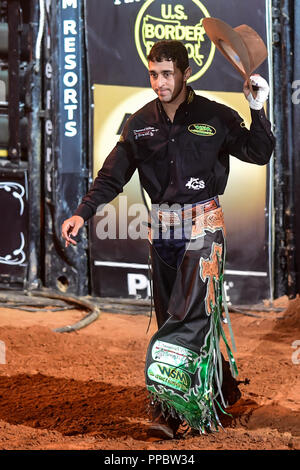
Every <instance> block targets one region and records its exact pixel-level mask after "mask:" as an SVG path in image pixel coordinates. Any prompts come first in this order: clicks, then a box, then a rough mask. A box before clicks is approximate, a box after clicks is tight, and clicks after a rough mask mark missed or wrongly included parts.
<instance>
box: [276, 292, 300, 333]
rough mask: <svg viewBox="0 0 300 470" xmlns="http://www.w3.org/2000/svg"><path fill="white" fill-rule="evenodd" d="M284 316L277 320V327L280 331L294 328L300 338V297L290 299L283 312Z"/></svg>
mask: <svg viewBox="0 0 300 470" xmlns="http://www.w3.org/2000/svg"><path fill="white" fill-rule="evenodd" d="M282 316H283V318H280V319H278V320H277V324H276V329H277V330H280V331H290V330H293V331H295V332H297V333H298V336H299V339H300V297H299V296H297V297H296V298H295V299H293V300H290V302H289V305H288V307H287V309H286V310H285V311H284V312H283V315H282Z"/></svg>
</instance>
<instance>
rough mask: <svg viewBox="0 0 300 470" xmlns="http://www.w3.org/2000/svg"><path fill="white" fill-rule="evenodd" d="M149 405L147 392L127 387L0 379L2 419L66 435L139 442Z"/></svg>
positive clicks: (32, 378)
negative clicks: (129, 437)
mask: <svg viewBox="0 0 300 470" xmlns="http://www.w3.org/2000/svg"><path fill="white" fill-rule="evenodd" d="M147 403H148V399H147V391H146V390H145V389H144V388H143V387H140V386H132V387H127V388H125V387H122V386H120V387H118V386H115V385H111V384H108V383H104V382H95V381H92V380H90V381H87V382H80V381H76V380H74V379H64V378H56V377H50V376H45V375H43V374H40V373H38V374H35V375H26V374H20V375H16V376H13V377H3V376H2V377H0V419H2V420H4V421H6V422H9V423H10V424H15V425H20V424H23V425H26V426H30V427H33V428H41V429H48V430H53V431H58V432H60V433H62V434H63V435H66V436H67V435H68V436H72V435H77V434H87V433H94V434H97V435H99V437H100V436H101V437H102V438H116V437H121V436H128V435H131V436H132V437H133V438H136V439H137V438H140V436H141V433H142V434H143V432H144V431H145V432H146V424H143V423H142V421H143V420H144V421H145V420H146V419H147V417H148V416H147V412H146V407H147Z"/></svg>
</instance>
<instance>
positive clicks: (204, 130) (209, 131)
mask: <svg viewBox="0 0 300 470" xmlns="http://www.w3.org/2000/svg"><path fill="white" fill-rule="evenodd" d="M188 130H189V131H190V132H191V133H192V134H196V135H205V136H211V135H215V133H216V132H217V131H216V129H215V128H214V127H212V126H210V125H209V124H190V125H189V127H188Z"/></svg>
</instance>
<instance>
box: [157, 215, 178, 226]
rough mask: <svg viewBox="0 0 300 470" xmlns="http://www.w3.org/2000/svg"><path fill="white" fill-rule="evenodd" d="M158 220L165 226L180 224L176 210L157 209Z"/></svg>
mask: <svg viewBox="0 0 300 470" xmlns="http://www.w3.org/2000/svg"><path fill="white" fill-rule="evenodd" d="M158 217H159V220H160V221H161V222H162V223H163V224H165V225H166V226H167V227H171V226H178V225H181V219H180V217H179V215H178V214H177V212H171V211H170V212H165V211H159V213H158Z"/></svg>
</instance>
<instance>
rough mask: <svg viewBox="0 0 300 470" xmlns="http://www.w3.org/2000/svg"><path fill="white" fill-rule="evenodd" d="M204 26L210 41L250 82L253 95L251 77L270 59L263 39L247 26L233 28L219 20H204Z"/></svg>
mask: <svg viewBox="0 0 300 470" xmlns="http://www.w3.org/2000/svg"><path fill="white" fill-rule="evenodd" d="M202 24H203V27H204V29H205V31H206V34H207V36H208V37H209V38H210V40H211V41H212V42H213V43H214V44H215V45H216V46H217V48H218V49H219V50H220V51H221V52H222V54H223V55H224V56H225V57H226V59H227V60H229V62H230V63H231V64H232V65H233V66H234V67H235V68H236V69H237V70H238V72H239V73H240V74H241V75H242V77H243V78H244V80H246V81H247V82H248V84H249V88H250V91H251V93H252V95H253V88H252V84H251V81H250V75H251V74H252V73H253V71H254V70H255V69H257V68H258V66H259V65H260V64H262V62H264V60H265V59H266V58H267V57H268V52H267V48H266V45H265V43H264V41H263V40H262V38H261V37H260V36H259V34H258V33H257V32H256V31H254V29H252V28H250V26H247V25H246V24H242V25H241V26H237V27H236V28H232V27H231V26H229V25H228V24H227V23H225V22H224V21H222V20H219V19H218V18H204V19H203V20H202ZM254 90H255V88H254Z"/></svg>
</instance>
